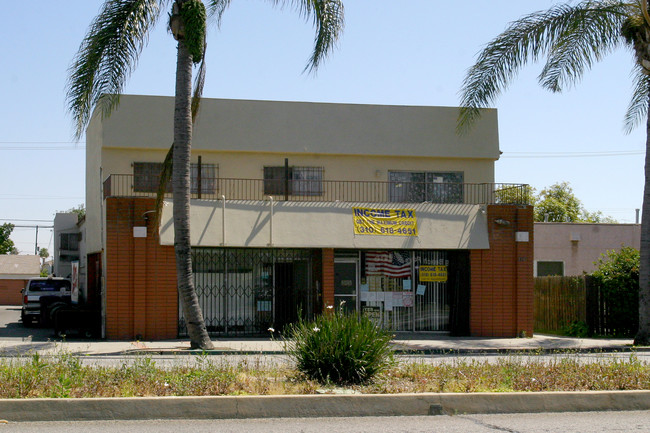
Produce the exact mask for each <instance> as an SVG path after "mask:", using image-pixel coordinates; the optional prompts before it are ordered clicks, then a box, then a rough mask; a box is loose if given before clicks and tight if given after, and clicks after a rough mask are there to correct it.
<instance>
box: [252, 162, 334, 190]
mask: <svg viewBox="0 0 650 433" xmlns="http://www.w3.org/2000/svg"><path fill="white" fill-rule="evenodd" d="M287 188H288V190H287ZM285 193H286V194H288V195H303V196H304V195H322V194H323V167H289V168H288V171H287V170H286V168H285V167H284V166H276V167H264V194H268V195H284V194H285Z"/></svg>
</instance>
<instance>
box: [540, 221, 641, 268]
mask: <svg viewBox="0 0 650 433" xmlns="http://www.w3.org/2000/svg"><path fill="white" fill-rule="evenodd" d="M571 239H578V240H573V241H572V240H571ZM623 245H624V246H629V247H634V248H637V249H638V248H640V246H641V226H640V225H639V224H583V223H541V222H540V223H535V274H536V272H537V262H538V261H561V262H564V274H565V275H582V274H583V272H587V273H589V272H592V271H593V270H595V266H594V262H595V261H596V260H597V259H598V258H599V257H600V255H601V254H602V253H604V252H605V251H608V250H620V249H621V246H623Z"/></svg>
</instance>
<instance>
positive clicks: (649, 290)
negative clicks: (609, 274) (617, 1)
mask: <svg viewBox="0 0 650 433" xmlns="http://www.w3.org/2000/svg"><path fill="white" fill-rule="evenodd" d="M644 185H645V186H644V188H643V205H642V208H641V209H642V210H641V263H640V269H639V331H638V332H637V334H636V336H635V337H634V344H637V345H648V344H650V94H649V95H648V118H647V119H646V141H645V184H644Z"/></svg>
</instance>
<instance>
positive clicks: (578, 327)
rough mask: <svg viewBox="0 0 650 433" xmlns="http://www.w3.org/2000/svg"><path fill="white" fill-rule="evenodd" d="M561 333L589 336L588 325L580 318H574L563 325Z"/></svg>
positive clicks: (572, 335)
mask: <svg viewBox="0 0 650 433" xmlns="http://www.w3.org/2000/svg"><path fill="white" fill-rule="evenodd" d="M562 334H563V335H566V336H569V337H579V338H585V337H589V327H588V326H587V324H586V323H585V322H583V321H582V320H574V321H573V322H571V323H569V324H568V325H567V326H566V327H564V329H563V330H562Z"/></svg>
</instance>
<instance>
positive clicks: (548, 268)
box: [537, 261, 564, 277]
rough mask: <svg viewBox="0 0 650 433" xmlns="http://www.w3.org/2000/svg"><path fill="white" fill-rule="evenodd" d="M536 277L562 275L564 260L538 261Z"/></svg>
mask: <svg viewBox="0 0 650 433" xmlns="http://www.w3.org/2000/svg"><path fill="white" fill-rule="evenodd" d="M537 276H538V277H552V276H559V277H562V276H564V262H551V261H545V262H543V261H538V262H537Z"/></svg>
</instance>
